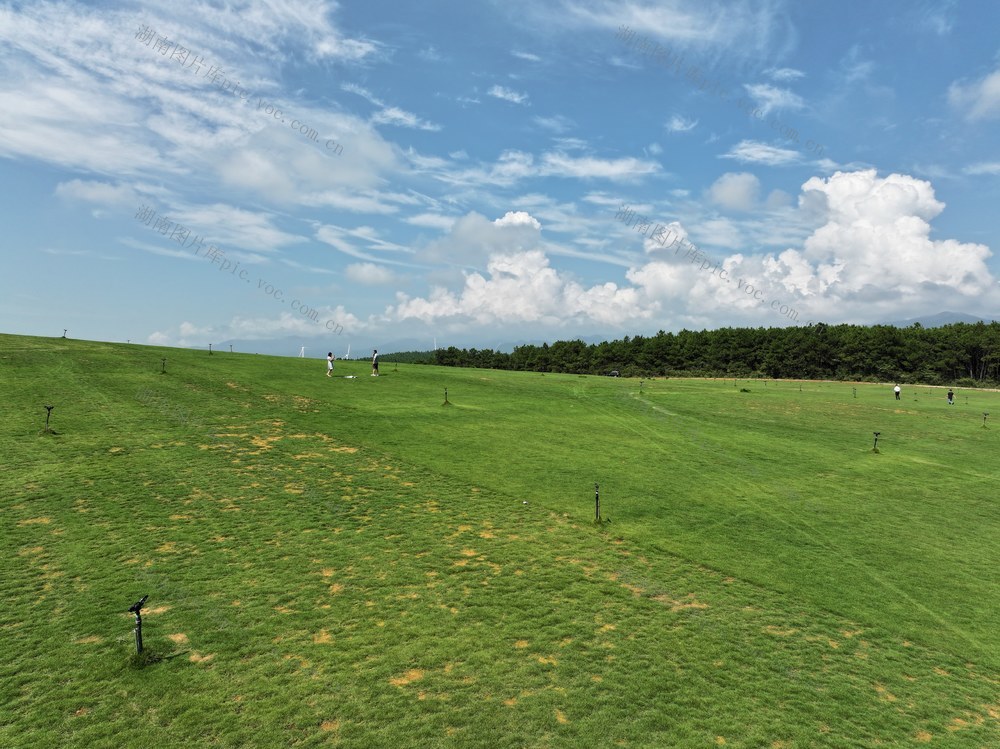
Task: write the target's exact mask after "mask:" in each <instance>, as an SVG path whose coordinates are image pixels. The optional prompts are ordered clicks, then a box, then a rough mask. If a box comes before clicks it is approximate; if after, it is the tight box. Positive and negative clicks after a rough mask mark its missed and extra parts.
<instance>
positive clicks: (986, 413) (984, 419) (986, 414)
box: [983, 411, 990, 429]
mask: <svg viewBox="0 0 1000 749" xmlns="http://www.w3.org/2000/svg"><path fill="white" fill-rule="evenodd" d="M989 415H990V413H989V411H983V429H985V428H986V417H987V416H989Z"/></svg>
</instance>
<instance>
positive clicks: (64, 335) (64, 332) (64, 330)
mask: <svg viewBox="0 0 1000 749" xmlns="http://www.w3.org/2000/svg"><path fill="white" fill-rule="evenodd" d="M65 337H66V328H63V338H65Z"/></svg>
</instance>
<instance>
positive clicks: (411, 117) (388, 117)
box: [341, 83, 441, 132]
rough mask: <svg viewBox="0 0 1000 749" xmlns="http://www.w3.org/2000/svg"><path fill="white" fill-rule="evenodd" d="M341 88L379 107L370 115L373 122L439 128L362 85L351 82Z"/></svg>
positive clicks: (417, 127) (428, 128) (418, 128)
mask: <svg viewBox="0 0 1000 749" xmlns="http://www.w3.org/2000/svg"><path fill="white" fill-rule="evenodd" d="M341 88H342V89H343V90H344V91H348V92H350V93H352V94H357V95H358V96H360V97H362V98H364V99H367V100H368V101H370V102H371V103H372V104H374V105H375V106H376V107H379V110H378V111H377V112H375V113H374V114H373V115H372V116H371V121H372V122H374V123H375V124H378V125H397V126H399V127H410V128H415V129H417V130H430V131H432V132H437V131H439V130H440V129H441V126H440V125H437V124H435V123H433V122H428V121H427V120H422V119H420V118H419V117H418V116H417V115H415V114H413V113H412V112H407V111H406V110H405V109H400V108H399V107H394V106H390V105H388V104H386V103H385V102H384V101H383V100H382V99H380V98H378V97H377V96H375V94H373V93H372V92H371V91H369V90H368V89H366V88H364V87H362V86H358V85H356V84H353V83H345V84H344V85H342V86H341Z"/></svg>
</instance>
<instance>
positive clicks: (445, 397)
mask: <svg viewBox="0 0 1000 749" xmlns="http://www.w3.org/2000/svg"><path fill="white" fill-rule="evenodd" d="M441 405H442V406H450V405H451V403H450V402H449V400H448V388H445V389H444V403H442V404H441Z"/></svg>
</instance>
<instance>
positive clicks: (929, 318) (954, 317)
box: [884, 312, 1000, 328]
mask: <svg viewBox="0 0 1000 749" xmlns="http://www.w3.org/2000/svg"><path fill="white" fill-rule="evenodd" d="M993 319H994V320H998V319H1000V317H994V318H993ZM959 322H964V323H969V324H970V325H971V324H974V323H977V322H985V323H989V322H991V321H990V320H987V319H985V318H982V317H975V316H974V315H966V314H965V313H963V312H938V313H937V314H936V315H923V316H921V317H914V318H911V319H909V320H899V321H897V322H889V323H884V324H885V325H892V326H894V327H897V328H908V327H910V326H911V325H913V324H914V323H920V326H921V327H924V328H940V327H941V326H942V325H953V324H954V323H959Z"/></svg>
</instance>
